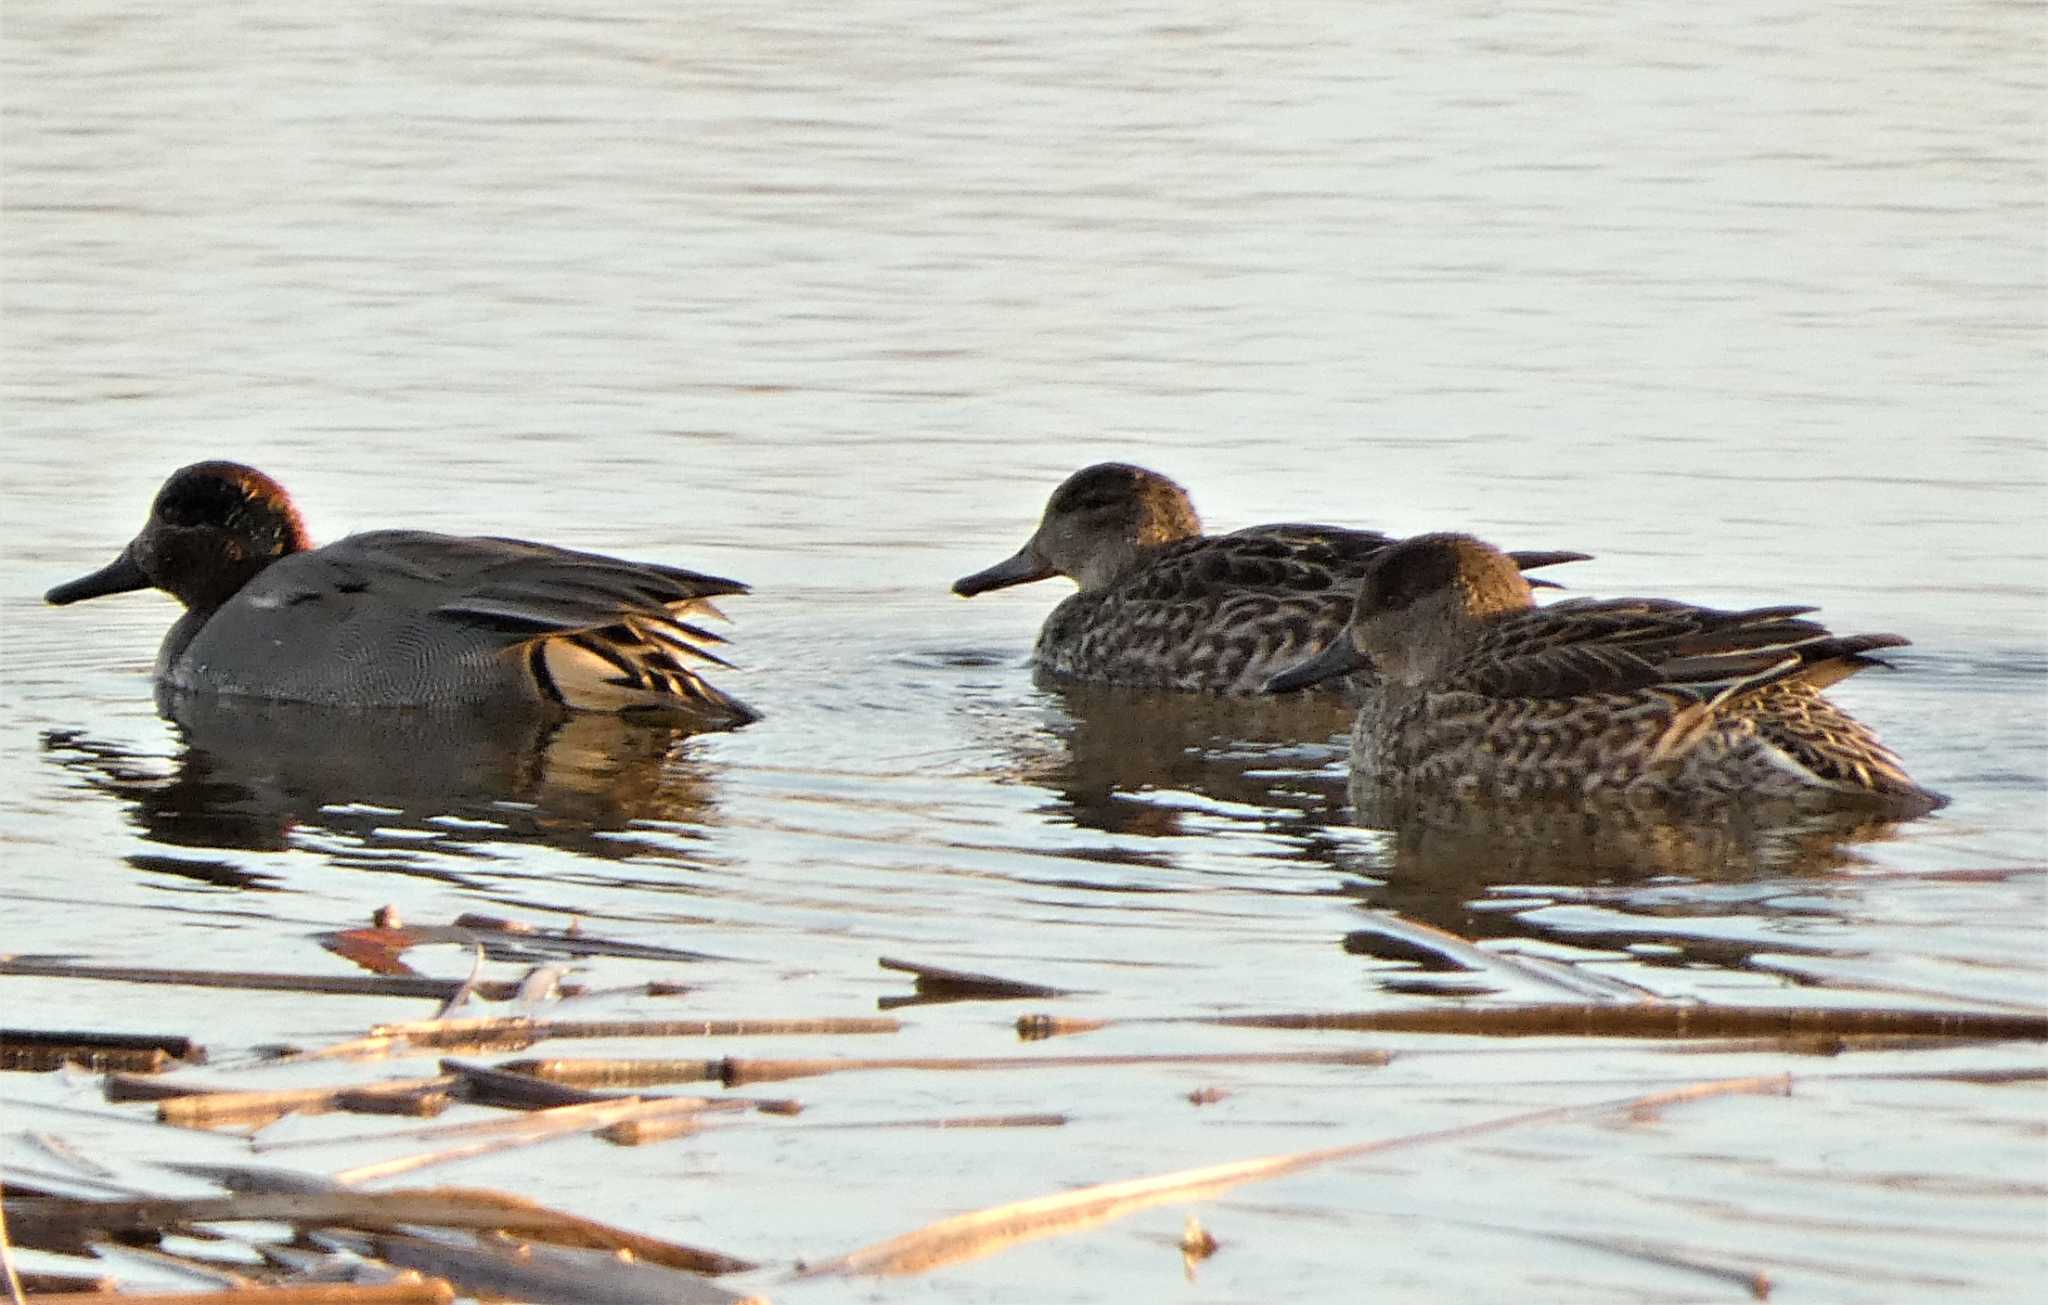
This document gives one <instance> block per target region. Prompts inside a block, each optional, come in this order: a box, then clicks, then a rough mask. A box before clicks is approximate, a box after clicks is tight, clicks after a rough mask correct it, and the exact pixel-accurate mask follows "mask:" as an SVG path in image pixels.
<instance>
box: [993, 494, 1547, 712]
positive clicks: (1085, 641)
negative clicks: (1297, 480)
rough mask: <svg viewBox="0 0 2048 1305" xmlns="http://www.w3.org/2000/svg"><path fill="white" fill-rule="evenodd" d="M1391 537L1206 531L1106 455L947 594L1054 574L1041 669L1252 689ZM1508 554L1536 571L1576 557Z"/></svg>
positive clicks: (1297, 647) (1306, 639)
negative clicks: (1055, 599)
mask: <svg viewBox="0 0 2048 1305" xmlns="http://www.w3.org/2000/svg"><path fill="white" fill-rule="evenodd" d="M1390 542H1392V541H1391V540H1390V539H1389V537H1388V536H1386V535H1383V534H1381V533H1379V532H1378V531H1376V530H1351V529H1347V528H1345V527H1342V526H1323V525H1307V524H1293V523H1290V524H1283V525H1268V526H1252V527H1250V528H1248V529H1245V530H1239V531H1236V532H1234V533H1232V534H1227V535H1205V534H1203V533H1202V522H1201V518H1200V517H1198V516H1196V514H1195V508H1194V504H1193V503H1192V502H1191V501H1190V500H1189V498H1188V493H1187V491H1186V490H1185V489H1183V488H1181V486H1180V485H1179V484H1177V483H1175V482H1174V481H1172V480H1169V479H1168V478H1167V477H1165V476H1162V475H1160V474H1159V473H1158V472H1156V471H1148V470H1146V469H1145V468H1143V467H1134V466H1131V465H1129V464H1128V463H1122V462H1104V463H1098V464H1097V465H1095V466H1092V467H1084V468H1082V469H1081V470H1080V471H1077V472H1075V473H1074V474H1073V475H1071V476H1069V477H1067V479H1066V481H1065V482H1064V483H1062V484H1061V485H1060V487H1059V488H1058V489H1056V490H1054V491H1053V493H1052V498H1051V499H1050V500H1049V501H1048V502H1047V503H1046V506H1045V515H1044V517H1043V518H1042V519H1041V520H1040V521H1039V523H1038V529H1037V530H1036V531H1035V532H1033V534H1032V536H1031V538H1030V539H1028V540H1026V541H1025V543H1024V546H1023V547H1022V548H1020V549H1018V550H1017V552H1016V554H1015V555H1014V556H1012V557H1010V558H1008V559H1006V560H1005V561H1002V562H998V563H996V564H995V565H994V566H992V567H989V568H988V569H987V570H984V571H977V572H975V573H974V574H973V575H970V576H964V577H962V578H961V579H959V580H956V581H954V583H953V592H954V593H956V594H959V595H960V596H961V597H963V598H971V597H973V596H974V595H976V594H980V593H986V592H988V591H989V590H991V589H1002V588H1005V587H1007V586H1010V585H1019V584H1028V583H1030V582H1031V581H1034V580H1044V579H1047V578H1048V577H1051V576H1055V575H1064V576H1067V577H1069V578H1071V579H1072V580H1073V581H1074V583H1075V584H1077V585H1079V586H1080V592H1078V593H1075V594H1072V595H1070V596H1068V597H1067V598H1066V599H1065V600H1064V601H1062V602H1061V603H1060V605H1059V606H1058V607H1055V608H1054V609H1053V611H1052V615H1051V616H1049V617H1047V618H1046V622H1045V625H1044V627H1043V628H1042V629H1041V630H1040V631H1039V634H1038V642H1037V645H1036V648H1035V649H1034V651H1033V654H1032V660H1033V661H1034V662H1035V663H1036V664H1037V665H1038V666H1039V667H1041V668H1042V669H1044V670H1045V671H1047V672H1049V673H1051V674H1053V675H1055V676H1060V677H1065V678H1070V679H1077V680H1094V681H1101V682H1105V683H1111V684H1122V685H1130V686H1134V687H1142V688H1161V689H1180V690H1198V691H1207V692H1212V693H1256V692H1257V691H1258V690H1259V689H1260V688H1261V687H1262V686H1263V685H1264V684H1265V682H1266V680H1267V678H1268V677H1269V676H1271V675H1273V674H1274V673H1276V672H1278V671H1280V670H1282V669H1283V668H1285V667H1288V666H1291V665H1293V664H1294V663H1295V662H1297V661H1299V660H1301V659H1302V658H1304V657H1307V656H1309V655H1311V654H1313V653H1315V652H1317V651H1320V650H1321V649H1322V648H1323V647H1324V646H1325V645H1327V644H1328V643H1329V642H1330V641H1331V640H1333V639H1335V638H1337V636H1338V635H1339V634H1341V633H1342V631H1343V629H1344V624H1345V622H1346V621H1347V620H1349V619H1350V616H1351V600H1352V595H1353V594H1354V593H1355V592H1356V591H1357V587H1358V580H1359V577H1360V576H1361V575H1362V574H1363V573H1364V569H1365V565H1366V563H1367V562H1369V561H1370V560H1371V559H1372V557H1373V555H1374V554H1376V553H1378V552H1379V551H1380V550H1381V549H1383V548H1385V547H1386V546H1387V545H1388V544H1389V543H1390ZM1511 556H1512V557H1513V558H1514V560H1515V563H1516V564H1518V565H1520V566H1526V567H1537V566H1549V565H1552V564H1553V563H1557V562H1572V561H1583V560H1585V556H1586V555H1585V554H1583V553H1564V552H1549V553H1515V554H1511ZM1367 678H1369V677H1367ZM1364 682H1365V681H1364V680H1363V679H1360V680H1355V681H1352V682H1350V683H1349V684H1348V685H1347V687H1349V688H1352V689H1353V690H1356V689H1358V688H1361V687H1363V684H1364Z"/></svg>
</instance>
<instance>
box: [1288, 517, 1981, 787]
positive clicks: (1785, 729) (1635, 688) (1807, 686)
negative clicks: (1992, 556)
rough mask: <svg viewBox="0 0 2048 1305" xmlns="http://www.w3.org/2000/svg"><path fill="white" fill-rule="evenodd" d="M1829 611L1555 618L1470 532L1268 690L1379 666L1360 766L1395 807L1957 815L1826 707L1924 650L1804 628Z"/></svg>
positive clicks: (1400, 575) (1670, 607) (1357, 750)
mask: <svg viewBox="0 0 2048 1305" xmlns="http://www.w3.org/2000/svg"><path fill="white" fill-rule="evenodd" d="M1813 610H1814V609H1813V608H1810V607H1763V608H1755V609H1752V610H1749V611H1738V612H1725V611H1717V610H1715V609H1712V608H1705V607H1695V606H1692V605H1690V604H1686V603H1678V602H1671V601H1667V600H1661V599H1651V598H1623V599H1611V600H1595V599H1574V600H1571V601H1567V602H1562V603H1556V604H1553V605H1551V606H1548V607H1541V608H1538V607H1535V606H1534V605H1533V604H1532V601H1531V596H1530V592H1529V585H1528V582H1527V581H1526V580H1525V579H1524V578H1523V576H1522V575H1521V573H1520V572H1519V571H1518V570H1517V569H1516V567H1515V564H1514V562H1513V560H1512V559H1510V558H1509V557H1508V556H1507V555H1506V554H1504V553H1502V552H1501V551H1500V550H1498V549H1496V548H1494V547H1492V546H1491V545H1488V544H1485V543H1482V542H1481V541H1479V540H1477V539H1474V538H1472V537H1471V536H1470V535H1456V534H1437V535H1422V536H1418V537H1416V538H1414V539H1409V540H1405V541H1403V542H1401V543H1399V544H1396V545H1394V546H1392V547H1390V548H1387V549H1385V550H1383V551H1382V552H1381V553H1380V554H1379V555H1378V556H1377V557H1375V558H1374V559H1373V560H1372V562H1371V564H1370V565H1369V566H1368V567H1367V569H1366V573H1365V578H1364V580H1363V581H1362V583H1361V584H1360V586H1359V590H1358V596H1357V602H1356V604H1355V606H1354V608H1353V612H1352V616H1351V620H1350V623H1349V625H1348V626H1347V627H1346V635H1345V637H1344V638H1342V639H1338V640H1334V641H1333V642H1332V643H1331V644H1330V646H1329V647H1328V648H1326V649H1324V650H1323V652H1322V653H1321V654H1320V655H1319V656H1317V657H1314V658H1310V659H1308V660H1307V661H1305V662H1303V663H1302V664H1300V665H1297V666H1295V667H1293V668H1292V669H1289V670H1287V671H1283V672H1281V673H1280V674H1278V675H1276V676H1274V677H1273V678H1272V680H1270V681H1269V682H1268V684H1267V687H1268V688H1269V689H1271V690H1274V691H1283V692H1284V691H1286V690H1289V689H1296V688H1301V687H1304V686H1306V685H1308V684H1312V683H1315V682H1317V681H1319V680H1321V679H1324V678H1328V677H1330V676H1338V675H1347V674H1351V673H1354V672H1355V671H1356V670H1357V669H1358V668H1359V667H1360V666H1363V665H1367V664H1370V665H1371V666H1372V667H1374V668H1375V669H1377V670H1378V672H1379V673H1380V675H1381V677H1382V684H1381V687H1380V692H1379V694H1378V695H1376V697H1375V698H1373V699H1371V700H1368V701H1367V703H1366V704H1365V706H1364V707H1363V709H1361V711H1360V713H1359V716H1358V720H1357V723H1356V726H1355V728H1354V730H1353V734H1352V746H1351V760H1352V769H1353V774H1354V778H1355V779H1358V780H1365V781H1369V782H1371V783H1372V784H1374V785H1375V786H1376V787H1377V789H1378V790H1379V791H1380V792H1381V793H1382V794H1388V793H1391V794H1393V795H1395V796H1396V797H1399V796H1401V795H1416V794H1436V795H1442V794H1445V793H1455V794H1464V795H1467V796H1471V797H1493V798H1507V799H1515V798H1523V797H1538V798H1541V797H1563V798H1572V799H1583V798H1593V797H1599V796H1603V795H1622V796H1639V797H1649V798H1653V799H1666V798H1669V799H1678V800H1693V799H1744V800H1747V799H1758V800H1778V799H1785V800H1790V801H1792V802H1794V803H1795V804H1797V805H1799V806H1801V807H1803V808H1821V809H1830V808H1843V807H1865V806H1880V807H1887V808H1892V809H1896V810H1897V811H1898V812H1899V813H1900V814H1919V813H1921V812H1924V811H1928V810H1932V809H1933V808H1935V807H1937V806H1940V805H1941V804H1942V803H1943V802H1944V801H1945V799H1943V798H1942V797H1940V796H1939V795H1938V794H1934V793H1930V792H1929V791H1927V790H1926V789H1923V788H1921V787H1920V786H1919V785H1918V784H1916V783H1914V782H1913V780H1912V779H1911V778H1910V777H1908V776H1907V774H1906V771H1905V768H1904V766H1903V765H1901V763H1900V761H1899V758H1898V757H1897V756H1896V755H1895V754H1894V753H1893V752H1892V751H1891V750H1890V749H1889V748H1887V747H1885V746H1884V744H1882V743H1880V742H1879V741H1878V738H1877V735H1876V734H1874V733H1873V732H1871V730H1870V729H1868V728H1867V727H1866V726H1864V725H1862V724H1861V723H1859V722H1858V721H1856V720H1855V719H1854V718H1852V717H1851V716H1849V714H1848V713H1846V712H1844V711H1843V710H1842V709H1841V708H1839V707H1837V706H1835V705H1834V704H1833V703H1832V702H1830V701H1829V700H1828V699H1827V698H1825V697H1823V696H1822V694H1821V690H1822V689H1824V688H1825V687H1827V686H1828V685H1830V684H1833V683H1834V682H1835V681H1837V680H1840V679H1842V678H1844V677H1846V676H1849V675H1853V674H1855V673H1856V672H1857V671H1860V670H1863V669H1865V668H1867V667H1870V666H1875V665H1882V664H1883V663H1881V662H1879V661H1878V660H1877V659H1876V658H1873V657H1871V656H1869V655H1868V654H1870V653H1872V652H1874V651H1876V650H1878V649H1882V648H1895V647H1900V646H1902V645H1904V644H1905V643H1906V642H1907V640H1905V639H1903V638H1901V637H1900V636H1898V635H1895V634H1859V635H1847V636H1837V635H1834V634H1831V633H1830V632H1829V631H1828V630H1827V629H1826V628H1825V627H1823V626H1821V625H1819V624H1818V623H1816V622H1814V621H1810V620H1806V619H1804V618H1805V617H1806V615H1807V614H1809V613H1811V612H1812V611H1813Z"/></svg>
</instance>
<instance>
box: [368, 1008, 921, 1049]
mask: <svg viewBox="0 0 2048 1305" xmlns="http://www.w3.org/2000/svg"><path fill="white" fill-rule="evenodd" d="M902 1029H903V1024H902V1021H900V1020H893V1019H887V1018H881V1017H874V1016H856V1017H850V1018H848V1017H830V1016H827V1017H821V1018H817V1019H775V1020H536V1019H526V1018H523V1017H508V1018H489V1019H463V1020H425V1021H421V1022H418V1023H412V1024H379V1025H376V1026H375V1027H373V1028H372V1029H371V1030H370V1033H369V1036H370V1037H371V1038H397V1039H401V1040H403V1041H404V1042H406V1043H408V1044H410V1045H411V1046H414V1047H441V1048H452V1047H496V1048H503V1049H507V1050H518V1049H520V1048H524V1047H530V1046H532V1045H533V1044H534V1043H536V1042H541V1041H544V1040H546V1039H549V1038H746V1037H779V1036H794V1035H812V1034H835V1035H836V1034H858V1033H899V1032H901V1031H902Z"/></svg>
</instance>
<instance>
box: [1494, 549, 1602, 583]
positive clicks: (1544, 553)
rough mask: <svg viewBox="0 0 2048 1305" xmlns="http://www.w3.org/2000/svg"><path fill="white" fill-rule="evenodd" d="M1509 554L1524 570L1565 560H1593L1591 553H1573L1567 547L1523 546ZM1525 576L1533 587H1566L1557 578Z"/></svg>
mask: <svg viewBox="0 0 2048 1305" xmlns="http://www.w3.org/2000/svg"><path fill="white" fill-rule="evenodd" d="M1508 556H1509V557H1511V558H1513V559H1514V563H1515V565H1516V566H1518V567H1520V568H1521V569H1522V570H1523V571H1534V570H1535V569H1536V568H1538V567H1544V566H1557V565H1559V564H1561V563H1564V562H1590V561H1592V560H1593V555H1592V554H1591V553H1573V552H1569V551H1567V550H1565V549H1539V548H1522V549H1516V550H1515V551H1513V552H1511V553H1509V554H1508ZM1524 578H1525V579H1527V580H1528V582H1529V587H1530V588H1531V589H1562V588H1564V586H1563V585H1561V584H1559V583H1558V582H1557V581H1555V580H1545V579H1542V578H1541V577H1538V576H1533V575H1532V576H1525V577H1524Z"/></svg>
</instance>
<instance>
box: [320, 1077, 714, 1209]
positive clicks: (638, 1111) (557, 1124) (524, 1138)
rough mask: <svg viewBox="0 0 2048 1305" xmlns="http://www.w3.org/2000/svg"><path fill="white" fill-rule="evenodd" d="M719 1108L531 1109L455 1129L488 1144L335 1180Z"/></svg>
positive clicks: (635, 1101)
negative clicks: (507, 1117) (525, 1112)
mask: <svg viewBox="0 0 2048 1305" xmlns="http://www.w3.org/2000/svg"><path fill="white" fill-rule="evenodd" d="M714 1104H716V1103H713V1102H708V1101H704V1100H702V1099H701V1098H697V1097H670V1098H657V1099H654V1100H651V1101H650V1100H643V1099H641V1098H639V1097H626V1098H623V1099H621V1100H615V1101H600V1102H588V1103H585V1104H583V1105H575V1106H555V1107H553V1108H551V1109H547V1110H535V1111H531V1112H529V1113H527V1114H523V1115H520V1116H518V1117H516V1118H513V1119H494V1120H488V1121H483V1122H479V1123H475V1124H456V1125H453V1126H452V1127H453V1128H455V1129H460V1130H462V1131H464V1132H465V1133H468V1134H470V1135H479V1134H481V1135H483V1140H481V1141H477V1142H469V1143H465V1144H463V1145H460V1146H452V1147H449V1148H447V1149H446V1150H442V1151H427V1152H422V1153H420V1154H418V1155H409V1156H400V1157H398V1158H397V1159H393V1160H380V1161H377V1162H375V1163H374V1164H366V1165H357V1166H356V1167H355V1168H353V1169H344V1170H342V1171H340V1172H339V1173H336V1174H335V1175H334V1181H335V1182H337V1183H341V1184H343V1185H344V1186H350V1187H353V1186H355V1185H357V1184H360V1183H369V1182H376V1181H378V1180H379V1179H384V1178H390V1177H393V1176H395V1175H397V1174H404V1173H411V1172H412V1171H413V1170H415V1169H425V1168H428V1167H430V1166H432V1165H441V1164H448V1163H450V1162H452V1161H456V1160H467V1159H470V1158H471V1157H473V1156H480V1155H489V1154H491V1153H492V1152H494V1151H507V1150H510V1149H512V1148H513V1147H520V1146H533V1145H535V1144H537V1143H540V1142H551V1141H554V1140H555V1139H557V1138H562V1137H569V1136H571V1135H573V1134H576V1133H590V1132H595V1131H596V1130H598V1129H600V1128H608V1127H610V1126H612V1125H614V1124H624V1123H632V1122H637V1121H640V1120H648V1119H665V1118H670V1117H672V1116H675V1115H688V1116H694V1115H699V1114H702V1113H703V1112H704V1110H705V1109H706V1108H707V1107H709V1106H712V1105H714Z"/></svg>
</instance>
